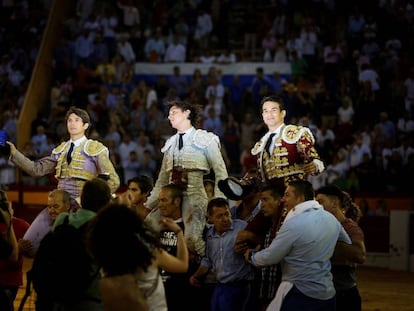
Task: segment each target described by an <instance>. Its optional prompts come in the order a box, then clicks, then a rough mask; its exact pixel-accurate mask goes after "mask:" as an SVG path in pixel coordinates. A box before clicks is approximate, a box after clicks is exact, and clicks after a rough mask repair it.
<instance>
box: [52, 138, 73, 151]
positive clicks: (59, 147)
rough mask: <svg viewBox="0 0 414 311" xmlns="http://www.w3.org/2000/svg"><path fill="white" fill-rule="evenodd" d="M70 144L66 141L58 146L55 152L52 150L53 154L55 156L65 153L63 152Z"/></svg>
mask: <svg viewBox="0 0 414 311" xmlns="http://www.w3.org/2000/svg"><path fill="white" fill-rule="evenodd" d="M68 143H69V141H64V142H63V143H61V144H60V145H59V146H57V147H55V148H54V149H53V150H52V153H53V154H60V153H62V152H63V150H65V146H66V144H68Z"/></svg>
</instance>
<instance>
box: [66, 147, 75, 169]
mask: <svg viewBox="0 0 414 311" xmlns="http://www.w3.org/2000/svg"><path fill="white" fill-rule="evenodd" d="M74 146H75V144H74V143H70V148H69V151H68V153H67V154H66V161H67V162H68V164H70V162H72V151H73V147H74Z"/></svg>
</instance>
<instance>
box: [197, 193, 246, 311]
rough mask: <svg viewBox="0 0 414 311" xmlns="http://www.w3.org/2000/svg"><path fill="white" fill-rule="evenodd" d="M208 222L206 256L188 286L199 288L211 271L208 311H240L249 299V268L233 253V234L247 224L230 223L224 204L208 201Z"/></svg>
mask: <svg viewBox="0 0 414 311" xmlns="http://www.w3.org/2000/svg"><path fill="white" fill-rule="evenodd" d="M207 214H208V219H209V221H210V222H211V223H212V224H213V226H212V227H210V228H209V229H208V231H207V234H206V238H207V241H206V252H205V256H204V257H203V259H202V260H201V264H200V266H199V268H198V269H197V271H196V272H195V273H194V274H193V275H192V276H191V277H190V283H191V285H194V286H201V280H202V278H203V277H205V276H206V275H207V273H208V271H209V270H210V269H211V270H213V271H214V272H215V273H216V278H217V282H218V283H217V285H216V286H215V288H214V291H213V296H212V298H211V310H212V311H221V310H226V311H244V310H246V304H247V302H248V300H249V297H250V285H251V284H250V283H251V281H252V280H253V268H252V267H251V265H249V264H248V263H246V262H245V261H244V259H243V255H241V254H239V253H236V252H235V251H234V243H235V240H236V236H237V233H238V232H239V231H240V230H243V229H244V228H245V227H246V225H247V223H246V222H245V221H244V220H241V219H232V218H231V213H230V208H229V204H228V201H227V200H226V199H224V198H215V199H212V200H211V201H210V202H209V203H208V206H207Z"/></svg>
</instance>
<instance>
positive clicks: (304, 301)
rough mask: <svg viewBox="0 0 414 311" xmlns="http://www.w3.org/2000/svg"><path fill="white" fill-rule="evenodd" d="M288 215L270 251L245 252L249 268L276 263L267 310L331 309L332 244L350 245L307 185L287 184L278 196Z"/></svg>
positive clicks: (336, 223)
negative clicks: (277, 274) (278, 276)
mask: <svg viewBox="0 0 414 311" xmlns="http://www.w3.org/2000/svg"><path fill="white" fill-rule="evenodd" d="M283 203H284V207H285V208H286V209H287V211H288V214H287V215H286V218H285V220H284V223H283V225H282V226H281V228H280V231H279V233H278V234H277V236H276V238H275V239H274V240H273V241H272V243H271V244H270V246H269V247H268V248H266V249H263V250H261V251H259V252H254V251H252V250H248V251H246V253H245V258H246V260H249V261H250V262H251V263H252V264H253V265H254V266H259V267H263V266H268V265H274V264H277V263H279V262H280V263H281V268H282V283H281V284H280V286H279V289H278V291H277V293H276V297H275V299H273V301H272V302H271V303H270V305H269V310H283V311H286V310H289V311H290V310H292V311H293V310H295V311H296V310H302V311H306V310H332V311H334V310H335V288H334V285H333V282H332V274H331V272H330V270H331V263H330V258H331V257H332V255H333V252H334V249H335V245H336V243H337V241H338V240H340V241H344V242H346V243H348V244H350V243H351V240H350V239H349V236H348V235H347V234H346V232H345V231H344V229H343V228H342V226H341V224H340V223H339V222H338V220H337V219H336V218H335V217H332V216H333V215H332V214H330V213H329V212H327V211H325V210H324V209H323V207H322V206H321V205H320V204H319V203H318V202H317V201H315V200H314V191H313V188H312V185H311V184H310V183H309V182H308V181H305V180H296V181H293V182H291V183H290V184H289V185H288V186H287V188H286V191H285V194H284V196H283Z"/></svg>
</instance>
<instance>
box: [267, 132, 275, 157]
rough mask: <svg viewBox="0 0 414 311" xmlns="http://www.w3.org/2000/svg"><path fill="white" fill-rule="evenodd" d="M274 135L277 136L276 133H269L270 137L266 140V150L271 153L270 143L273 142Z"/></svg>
mask: <svg viewBox="0 0 414 311" xmlns="http://www.w3.org/2000/svg"><path fill="white" fill-rule="evenodd" d="M273 136H275V133H272V134H270V135H269V138H268V139H267V141H266V145H265V150H266V151H267V153H268V154H269V155H270V145H271V144H272V140H273Z"/></svg>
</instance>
